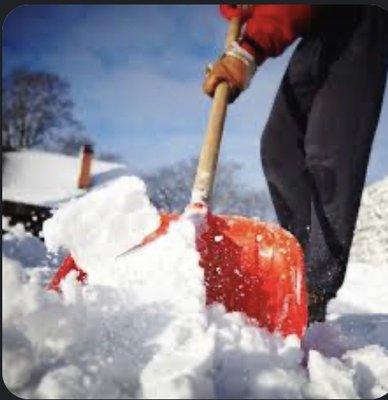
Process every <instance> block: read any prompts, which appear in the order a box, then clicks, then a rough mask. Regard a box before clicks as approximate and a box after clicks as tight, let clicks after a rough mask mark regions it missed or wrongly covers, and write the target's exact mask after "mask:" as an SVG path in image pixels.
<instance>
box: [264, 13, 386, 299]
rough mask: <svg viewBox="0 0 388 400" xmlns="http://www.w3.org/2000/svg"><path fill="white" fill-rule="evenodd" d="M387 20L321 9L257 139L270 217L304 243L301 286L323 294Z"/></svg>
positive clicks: (372, 118)
mask: <svg viewBox="0 0 388 400" xmlns="http://www.w3.org/2000/svg"><path fill="white" fill-rule="evenodd" d="M387 18H388V17H387V13H386V12H385V11H384V10H382V9H379V8H377V7H373V6H333V7H328V8H326V12H325V14H324V16H323V17H322V18H321V19H320V25H319V26H317V27H316V29H315V31H314V32H312V33H311V34H310V35H309V36H308V37H305V38H304V39H303V40H302V41H301V42H300V43H299V45H298V46H297V48H296V50H295V52H294V54H293V56H292V58H291V61H290V64H289V66H288V68H287V71H286V73H285V75H284V77H283V80H282V83H281V86H280V88H279V91H278V93H277V97H276V99H275V103H274V105H273V109H272V111H271V114H270V117H269V120H268V122H267V125H266V127H265V130H264V133H263V137H262V142H261V156H262V163H263V169H264V173H265V176H266V179H267V182H268V186H269V189H270V193H271V196H272V200H273V203H274V207H275V210H276V213H277V216H278V219H279V222H280V224H281V225H282V226H283V227H284V228H286V229H288V230H289V231H291V232H292V233H293V234H294V235H295V236H296V237H297V238H298V239H299V241H300V243H301V245H302V247H303V249H304V252H305V259H306V267H307V283H308V289H309V293H316V294H318V295H322V296H324V297H325V298H326V299H330V298H332V297H334V296H335V295H336V292H337V290H338V289H339V287H340V286H341V285H342V283H343V280H344V276H345V271H346V265H347V262H348V257H349V250H350V246H351V243H352V238H353V231H354V228H355V223H356V219H357V214H358V209H359V203H360V197H361V193H362V189H363V186H364V181H365V175H366V170H367V165H368V160H369V154H370V149H371V145H372V142H373V137H374V133H375V130H376V126H377V123H378V119H379V114H380V110H381V103H382V99H383V94H384V88H385V81H386V73H387V62H388V60H387V55H388V48H387V47H388V21H387ZM366 279H367V277H366Z"/></svg>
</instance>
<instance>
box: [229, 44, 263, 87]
mask: <svg viewBox="0 0 388 400" xmlns="http://www.w3.org/2000/svg"><path fill="white" fill-rule="evenodd" d="M224 54H225V55H226V56H230V57H234V58H237V59H238V60H240V61H242V62H243V63H244V64H245V66H246V72H247V82H246V87H248V85H249V83H250V81H251V79H252V77H253V75H254V74H255V72H256V69H257V65H256V62H255V58H254V57H253V55H252V54H250V53H249V52H248V51H247V50H246V49H244V48H243V47H242V46H240V45H239V44H238V43H237V42H232V43H231V44H230V45H229V46H228V48H227V49H226V51H225V53H224Z"/></svg>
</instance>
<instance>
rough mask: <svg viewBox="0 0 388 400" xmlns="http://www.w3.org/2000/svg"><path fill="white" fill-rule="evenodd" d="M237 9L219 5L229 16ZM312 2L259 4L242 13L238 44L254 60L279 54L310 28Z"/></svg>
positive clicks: (225, 14) (314, 11) (312, 9)
mask: <svg viewBox="0 0 388 400" xmlns="http://www.w3.org/2000/svg"><path fill="white" fill-rule="evenodd" d="M239 12H240V13H241V11H238V9H237V8H236V7H235V6H231V5H222V6H221V13H222V15H223V16H224V17H225V18H227V19H230V18H232V17H234V16H236V15H239V14H238V13H239ZM315 14H316V6H312V5H308V4H259V5H255V6H253V7H252V8H251V10H250V12H249V15H247V14H245V15H244V19H245V21H246V26H245V31H244V34H243V38H242V41H241V45H242V47H244V48H245V49H246V50H248V51H249V52H250V53H251V54H254V55H255V57H256V60H257V62H258V63H260V62H262V61H264V59H265V58H267V57H276V56H278V55H280V54H281V53H282V52H283V51H284V50H285V49H286V48H287V47H288V46H289V45H290V44H292V43H293V42H294V41H295V40H296V39H297V38H298V37H299V36H301V35H303V33H305V32H307V31H308V30H309V29H310V26H311V22H312V19H313V17H314V16H315Z"/></svg>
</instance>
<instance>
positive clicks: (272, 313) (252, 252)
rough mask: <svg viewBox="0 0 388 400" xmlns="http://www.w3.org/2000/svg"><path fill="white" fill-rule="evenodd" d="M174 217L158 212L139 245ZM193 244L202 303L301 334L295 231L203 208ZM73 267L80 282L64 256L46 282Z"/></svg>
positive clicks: (303, 310)
mask: <svg viewBox="0 0 388 400" xmlns="http://www.w3.org/2000/svg"><path fill="white" fill-rule="evenodd" d="M178 218H179V215H177V214H163V215H161V221H160V226H159V228H158V229H157V230H156V231H155V232H153V233H151V234H150V235H148V236H147V237H146V238H144V240H143V241H142V243H141V244H140V245H139V246H143V245H145V244H147V243H150V242H152V241H153V240H156V239H157V238H158V237H160V236H161V235H163V234H165V233H166V232H167V230H168V227H169V224H170V223H171V222H172V221H175V220H177V219H178ZM139 246H138V247H139ZM196 247H197V250H198V251H199V253H200V265H201V267H202V268H203V269H204V275H205V285H206V299H207V304H209V305H210V304H213V303H221V304H223V305H224V306H225V308H226V310H227V311H229V312H232V311H239V312H243V313H244V314H245V315H246V316H247V317H249V318H252V319H254V320H255V321H256V322H257V323H258V324H259V325H260V326H261V327H265V328H267V329H268V330H269V331H270V332H275V331H278V332H280V333H281V334H282V335H283V336H286V335H289V334H296V335H298V336H299V337H300V338H301V337H302V336H303V335H304V333H305V330H306V327H307V296H306V285H305V275H304V259H303V252H302V249H301V247H300V245H299V243H298V241H297V240H296V239H295V237H294V236H292V235H291V234H290V233H289V232H287V231H285V230H284V229H282V228H280V227H278V226H276V225H273V224H268V223H265V222H260V221H257V220H251V219H248V218H246V217H241V216H227V215H213V214H210V213H208V214H207V215H206V219H205V223H204V224H203V225H202V226H201V229H199V230H198V233H197V237H196ZM129 251H131V250H129ZM72 269H73V270H74V269H76V271H78V280H79V281H81V282H84V281H85V279H86V274H85V273H84V272H83V271H82V269H80V268H79V267H77V266H76V265H75V263H74V260H72V258H71V257H68V258H67V259H66V260H65V262H64V264H63V265H62V266H61V267H60V268H59V270H58V272H57V274H56V275H55V276H54V278H53V280H52V283H51V285H50V286H49V287H50V288H51V289H55V290H59V284H60V281H61V280H62V279H63V278H64V277H65V276H66V275H67V273H68V272H70V270H72Z"/></svg>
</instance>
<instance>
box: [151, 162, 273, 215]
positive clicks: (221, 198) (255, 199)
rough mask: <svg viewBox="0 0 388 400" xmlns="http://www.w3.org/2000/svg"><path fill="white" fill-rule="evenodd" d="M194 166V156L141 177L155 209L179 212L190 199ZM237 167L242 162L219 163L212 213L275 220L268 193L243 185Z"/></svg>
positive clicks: (239, 167)
mask: <svg viewBox="0 0 388 400" xmlns="http://www.w3.org/2000/svg"><path fill="white" fill-rule="evenodd" d="M196 166H197V160H196V159H192V160H189V161H180V162H177V163H175V164H173V165H171V166H167V167H162V168H159V169H158V170H156V171H155V172H154V173H151V174H147V175H144V176H143V179H144V181H145V182H146V184H147V190H148V194H149V196H150V198H151V201H152V202H153V203H154V204H155V206H156V207H157V208H159V209H161V210H163V211H167V212H182V210H183V209H184V207H185V206H186V205H187V204H188V202H189V200H190V193H191V187H192V183H193V180H194V174H195V171H196ZM240 169H241V165H240V164H238V163H234V162H226V163H222V164H221V165H219V167H218V169H217V175H216V180H215V184H214V195H213V210H214V212H216V213H225V214H237V215H245V216H251V217H257V218H260V219H263V220H267V221H268V220H274V218H275V217H274V213H273V208H272V205H271V202H270V199H269V196H268V194H267V192H266V191H264V190H258V191H254V190H252V189H249V188H247V187H246V186H244V185H243V184H242V183H241V182H240V180H239V178H238V173H239V172H240Z"/></svg>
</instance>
